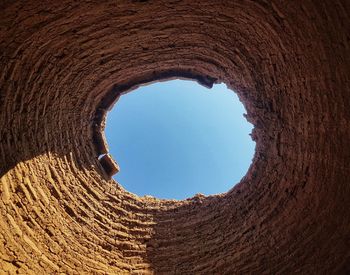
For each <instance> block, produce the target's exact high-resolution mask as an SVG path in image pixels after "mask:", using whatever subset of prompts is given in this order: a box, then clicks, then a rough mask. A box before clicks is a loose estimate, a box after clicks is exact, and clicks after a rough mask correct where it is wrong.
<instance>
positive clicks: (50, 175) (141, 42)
mask: <svg viewBox="0 0 350 275" xmlns="http://www.w3.org/2000/svg"><path fill="white" fill-rule="evenodd" d="M349 14H350V5H349V1H348V0H324V1H312V0H300V1H299V0H297V1H290V0H284V1H283V0H282V1H277V0H273V1H269V0H254V1H252V0H235V1H233V0H232V1H231V0H230V1H229V0H227V1H226V0H219V1H211V0H210V1H209V0H201V1H190V0H184V1H180V0H169V1H167V0H159V1H157V0H150V1H141V0H139V1H136V0H128V1H126V0H118V1H112V0H110V1H106V0H104V1H97V0H91V1H87V0H86V1H72V0H62V1H42V0H41V1H36V0H29V1H12V0H2V1H1V2H0V68H1V69H0V110H1V114H0V141H1V143H0V176H1V185H0V188H1V189H0V191H1V196H0V270H1V272H0V273H2V272H5V273H6V272H7V271H8V272H10V273H11V272H19V273H25V274H56V273H60V272H62V273H67V274H74V273H76V274H83V273H94V274H102V273H103V274H144V273H157V274H245V273H252V274H275V273H279V274H289V273H302V274H345V273H347V272H350V271H349V269H350V243H349V242H350V241H349V237H350V236H349V232H350V214H349V209H350V168H349V167H350V164H349V163H350V94H349V93H350V60H349V59H350V57H349V52H350V24H349V20H350V19H349ZM169 77H189V78H193V79H197V80H198V81H199V82H201V83H203V84H204V85H207V86H210V85H211V84H212V83H213V82H215V81H217V82H221V81H223V82H225V83H227V84H228V85H229V86H230V87H231V88H232V89H234V90H235V91H237V93H238V94H239V96H240V99H241V100H242V101H243V102H244V104H245V106H246V108H247V110H248V116H247V117H248V119H249V121H251V122H252V123H253V124H254V126H255V129H254V132H253V134H252V137H253V138H254V139H255V140H256V144H257V145H256V154H255V157H254V161H253V164H252V166H251V167H250V169H249V171H248V173H247V175H246V176H245V177H244V178H243V179H242V181H241V182H240V183H239V184H238V185H237V186H236V187H235V188H233V189H232V190H230V191H229V192H227V193H226V194H221V195H217V196H209V197H204V196H200V195H198V196H196V197H194V198H191V199H188V200H184V201H166V200H158V199H155V198H152V197H144V198H140V197H137V196H135V195H133V194H130V193H128V192H127V191H125V190H124V189H123V188H122V187H121V186H120V185H117V184H115V182H113V181H112V180H109V179H108V176H107V174H106V173H105V172H104V168H103V166H102V165H101V163H100V162H99V160H98V158H99V156H100V155H101V154H105V153H107V152H108V150H107V148H106V145H105V143H104V140H103V134H101V133H102V131H103V127H104V126H103V123H104V122H103V121H104V116H105V113H106V111H107V110H108V108H110V107H111V106H112V104H113V103H114V101H115V100H116V99H117V97H118V96H119V94H120V93H123V92H126V91H128V90H130V89H131V88H132V87H135V86H136V85H138V84H142V83H145V82H149V81H155V80H157V79H160V78H169ZM160 161H161V160H160ZM108 163H112V162H111V161H110V162H108ZM109 168H111V167H109ZM111 169H112V168H111ZM233 169H234V167H233ZM135 173H137V171H135ZM348 274H349V273H348Z"/></svg>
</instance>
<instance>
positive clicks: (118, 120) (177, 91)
mask: <svg viewBox="0 0 350 275" xmlns="http://www.w3.org/2000/svg"><path fill="white" fill-rule="evenodd" d="M243 113H245V109H244V106H243V104H242V103H241V102H240V101H239V99H238V96H237V95H236V94H235V93H234V92H233V91H232V90H229V89H228V88H227V87H226V85H224V84H218V85H214V86H213V88H212V89H207V88H205V87H203V86H201V85H199V84H198V83H197V82H194V81H188V80H171V81H166V82H157V83H154V84H151V85H148V86H142V87H140V88H138V89H136V90H134V91H133V92H132V93H128V94H126V95H123V96H121V97H120V99H119V100H118V102H117V104H116V105H115V106H114V107H113V109H112V110H111V111H110V112H109V113H108V115H107V123H106V138H107V141H108V145H109V150H110V154H111V155H112V156H113V158H114V160H115V161H116V162H117V163H118V164H119V166H120V172H119V173H117V174H116V175H115V176H114V179H115V180H116V181H117V182H119V183H121V185H122V186H123V187H124V188H125V189H126V190H128V191H130V192H132V193H135V194H137V195H139V196H144V195H151V196H154V197H158V198H166V199H185V198H188V197H192V196H194V195H195V194H197V193H201V194H204V195H210V194H218V193H223V192H227V191H228V190H229V189H231V188H232V187H233V186H234V185H235V184H236V183H238V182H239V181H240V179H241V178H242V177H243V176H244V175H245V174H246V172H247V170H248V168H249V166H250V164H251V161H252V158H253V155H254V147H255V143H254V142H253V141H252V139H251V137H250V136H249V134H250V133H251V130H252V128H253V126H252V125H251V124H250V123H248V122H247V121H246V119H245V118H244V116H243Z"/></svg>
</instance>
